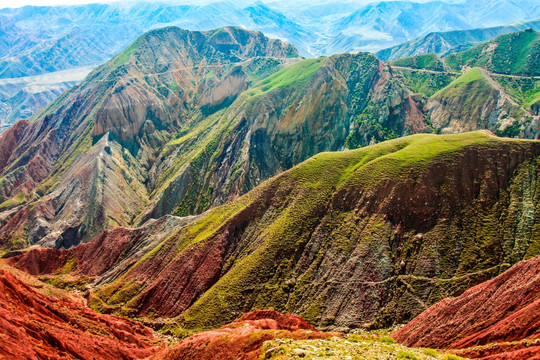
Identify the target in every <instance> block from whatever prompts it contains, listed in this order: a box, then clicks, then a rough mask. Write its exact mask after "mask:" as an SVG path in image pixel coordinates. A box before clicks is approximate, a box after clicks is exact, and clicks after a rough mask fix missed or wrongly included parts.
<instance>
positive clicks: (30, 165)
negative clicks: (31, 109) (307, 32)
mask: <svg viewBox="0 0 540 360" xmlns="http://www.w3.org/2000/svg"><path fill="white" fill-rule="evenodd" d="M193 44H197V47H195V45H193ZM254 44H256V45H254ZM261 49H264V50H261ZM262 55H264V56H267V57H264V58H261V57H259V56H262ZM288 56H293V57H297V54H296V51H295V50H294V48H293V47H292V46H290V45H287V44H284V43H282V42H281V41H278V40H270V39H268V38H265V37H264V36H263V35H262V34H261V33H255V32H248V31H245V30H241V29H237V28H226V29H220V30H216V31H212V32H205V33H201V32H189V31H185V30H180V29H178V28H166V29H163V30H159V31H154V32H151V33H149V34H147V35H145V36H143V37H141V38H140V39H139V40H137V42H135V43H134V44H133V45H132V46H131V47H130V48H128V49H127V50H126V51H125V52H124V53H122V54H120V55H119V56H118V57H116V58H115V59H113V60H112V61H111V62H110V63H108V64H106V65H104V66H102V67H100V68H99V69H97V70H96V71H94V72H93V73H91V74H90V75H89V77H88V78H87V80H86V81H85V82H83V83H82V84H81V85H80V86H78V87H77V88H75V89H73V90H72V91H70V92H68V93H66V94H64V95H63V96H62V97H61V98H59V99H58V100H57V101H55V103H53V104H52V105H51V106H50V107H48V108H47V109H46V110H45V111H44V112H43V113H42V114H41V115H40V116H39V117H38V118H37V119H36V120H35V121H34V122H32V123H25V124H26V125H28V126H27V128H26V129H25V130H24V136H23V137H22V138H21V139H20V141H19V142H18V144H17V148H16V149H13V151H10V152H9V153H10V154H11V155H10V158H9V159H6V162H5V164H4V166H3V167H2V169H1V172H2V179H1V184H0V187H1V188H2V190H0V193H1V194H2V195H1V197H2V201H4V200H7V199H9V198H11V197H12V196H16V197H18V198H21V199H24V201H23V203H26V206H24V207H22V208H21V207H19V208H18V209H17V211H16V213H13V214H11V215H13V216H10V217H9V218H8V219H6V220H5V221H4V223H3V225H6V226H5V227H4V228H3V229H2V230H1V232H2V235H0V237H1V238H2V239H3V240H2V243H3V244H6V242H8V243H11V244H13V243H18V242H21V241H22V242H25V241H26V239H28V241H29V242H30V243H32V242H35V241H37V240H39V239H41V238H42V237H43V236H45V235H48V234H50V237H49V239H46V240H45V242H46V243H49V244H51V243H52V244H54V243H55V242H56V246H63V247H66V246H70V244H72V243H73V242H80V241H81V239H85V238H90V237H92V236H94V235H95V234H98V233H100V232H101V231H102V230H103V229H106V228H109V227H111V226H118V225H126V224H129V223H131V221H132V220H133V218H134V217H135V216H136V215H137V214H138V213H139V212H140V211H141V210H142V209H143V208H144V207H145V206H146V205H147V203H148V196H149V195H148V189H147V188H146V187H145V185H144V184H145V182H146V181H147V177H148V172H149V170H150V168H151V166H152V164H153V163H154V162H155V161H156V158H157V156H159V150H160V149H161V148H162V147H163V145H164V144H165V143H167V141H169V140H170V139H171V136H172V134H175V133H178V132H180V131H182V130H181V129H184V131H189V129H190V127H191V126H193V125H194V124H196V123H197V122H198V121H200V119H201V118H202V117H203V116H204V115H203V112H204V113H205V114H207V115H208V114H210V113H212V112H215V111H217V110H218V109H219V107H220V106H224V104H227V103H229V102H231V101H232V100H234V98H235V97H236V96H237V94H238V93H239V92H241V91H243V90H244V89H245V87H246V84H247V83H248V81H253V79H257V76H264V75H265V74H268V73H271V72H272V71H275V70H276V69H279V68H280V67H281V66H283V65H282V64H283V63H284V62H286V61H287V57H288ZM245 59H255V60H253V61H247V62H245ZM257 59H258V60H257ZM291 61H294V59H292V60H291ZM239 63H243V65H242V66H241V67H239V68H235V67H234V65H236V64H239ZM243 67H244V68H243ZM242 69H244V70H242ZM249 74H251V75H253V77H252V78H251V80H250V79H249ZM3 136H5V137H8V138H10V137H12V135H11V134H9V131H8V132H7V133H5V134H3ZM87 199H92V201H90V202H88V201H86V200H87ZM11 203H12V202H11ZM11 203H10V202H8V203H6V204H8V205H9V204H11ZM30 203H31V204H32V205H30V206H29V204H30ZM19 204H20V202H18V203H17V204H16V205H19ZM8 208H13V206H8ZM10 211H12V210H10ZM29 221H32V223H29ZM55 224H59V225H55ZM32 231H33V232H35V233H32ZM29 232H30V233H29Z"/></svg>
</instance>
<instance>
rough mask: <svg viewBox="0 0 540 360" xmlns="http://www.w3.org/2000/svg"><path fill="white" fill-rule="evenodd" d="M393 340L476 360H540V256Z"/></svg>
mask: <svg viewBox="0 0 540 360" xmlns="http://www.w3.org/2000/svg"><path fill="white" fill-rule="evenodd" d="M393 337H394V338H395V339H396V340H397V341H398V342H400V343H402V344H404V345H406V346H414V347H431V348H445V349H454V350H456V351H455V352H456V353H457V354H458V355H461V356H466V357H470V358H477V359H508V360H517V359H540V256H537V257H535V258H532V259H529V260H526V261H522V262H520V263H518V264H517V265H515V266H513V267H512V268H510V269H509V270H507V271H506V272H504V273H503V274H501V275H499V276H498V277H496V278H494V279H492V280H489V281H486V282H484V283H482V284H480V285H477V286H475V287H473V288H471V289H469V290H467V291H466V292H464V293H463V294H462V295H460V296H458V297H456V298H447V299H444V300H442V301H440V302H438V303H437V304H435V305H433V306H432V307H430V308H429V309H427V310H426V311H424V312H423V313H422V314H420V315H419V316H417V317H416V318H415V319H413V320H412V321H411V322H410V323H408V324H407V325H406V326H404V327H403V328H401V329H400V330H399V331H397V332H396V333H395V334H394V335H393Z"/></svg>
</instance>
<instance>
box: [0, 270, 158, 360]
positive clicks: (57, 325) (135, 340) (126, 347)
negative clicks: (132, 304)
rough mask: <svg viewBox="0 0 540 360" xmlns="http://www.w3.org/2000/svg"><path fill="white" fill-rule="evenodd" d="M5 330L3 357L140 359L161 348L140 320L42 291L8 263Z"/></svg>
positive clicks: (1, 297) (1, 277)
mask: <svg viewBox="0 0 540 360" xmlns="http://www.w3.org/2000/svg"><path fill="white" fill-rule="evenodd" d="M38 286H41V287H43V286H44V284H41V285H38ZM0 334H2V335H1V336H0V358H2V359H58V358H62V359H111V360H112V359H140V358H145V357H148V356H150V355H152V354H153V353H155V352H156V351H157V350H159V348H158V347H157V346H156V341H155V339H153V336H152V331H151V330H150V329H148V328H146V327H144V326H142V325H141V324H140V323H137V322H135V321H131V320H127V319H122V318H119V317H117V316H111V315H100V314H97V313H96V312H94V311H92V310H91V309H89V308H87V307H86V306H85V305H84V303H83V302H82V301H80V302H78V301H76V300H75V299H72V298H70V297H65V298H63V299H59V298H54V297H51V296H47V295H44V294H41V293H39V292H38V291H36V290H35V289H34V288H32V287H31V286H29V285H28V284H26V283H25V282H23V281H21V280H20V279H19V278H17V277H16V276H15V275H13V274H12V273H10V272H8V271H6V270H4V269H2V268H0Z"/></svg>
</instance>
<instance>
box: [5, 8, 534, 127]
mask: <svg viewBox="0 0 540 360" xmlns="http://www.w3.org/2000/svg"><path fill="white" fill-rule="evenodd" d="M478 14H483V15H481V16H479V15H478ZM537 18H540V10H539V7H538V4H536V2H535V1H530V0H528V1H520V2H515V1H511V0H498V1H497V2H496V3H494V2H493V1H487V0H482V1H464V2H455V3H454V2H445V1H429V2H425V3H416V2H406V1H404V2H394V1H389V2H385V1H383V2H375V3H371V4H362V3H355V2H348V1H345V2H340V3H337V4H336V3H334V2H328V1H320V2H317V3H315V4H314V3H311V2H309V3H308V2H302V1H299V2H293V3H290V2H282V1H281V2H280V1H273V2H261V1H257V2H250V1H244V2H208V3H205V4H200V3H187V4H185V5H178V4H177V3H171V2H152V3H148V2H134V3H123V2H120V3H109V4H89V5H79V6H39V7H38V6H25V7H20V8H13V9H12V8H6V9H0V36H1V38H2V41H1V42H0V69H1V70H0V78H3V79H4V80H3V83H5V85H3V83H0V94H1V98H0V104H1V106H0V123H1V124H3V128H4V129H5V128H7V127H8V126H9V125H11V124H12V123H13V122H14V121H15V120H19V119H24V118H28V117H29V116H31V115H32V114H34V113H35V112H36V111H37V110H39V109H41V108H42V107H43V106H44V105H46V104H47V103H48V102H50V101H52V99H54V98H55V97H56V96H58V95H59V93H60V92H61V91H62V90H63V89H67V88H69V87H71V86H73V81H81V80H83V78H84V76H85V75H86V74H87V72H88V71H89V70H86V72H84V71H82V70H84V69H87V68H88V67H97V66H98V65H100V64H102V63H103V62H105V61H107V60H109V59H110V58H111V57H113V56H115V55H116V54H118V53H119V52H120V51H122V50H123V49H124V48H125V47H126V46H128V45H129V43H131V42H132V41H133V40H135V38H136V37H138V36H139V35H141V34H143V33H144V32H146V31H149V30H151V29H154V28H159V27H164V26H169V25H174V26H179V27H181V28H184V29H188V30H210V29H214V28H218V27H220V26H230V25H237V26H241V27H244V28H248V29H253V30H260V31H263V32H264V33H265V34H266V35H268V36H270V37H274V38H279V39H282V40H286V41H288V42H290V43H292V44H293V45H295V46H296V48H297V49H298V52H299V53H300V54H301V55H302V56H304V57H316V56H320V55H324V56H328V55H333V54H337V53H342V52H357V51H377V50H380V49H382V48H385V47H389V46H393V45H397V44H400V43H403V42H405V41H409V40H411V39H413V38H416V37H419V36H425V35H427V34H428V33H429V34H431V35H427V36H428V37H437V36H438V35H434V34H432V33H433V32H439V31H449V30H464V29H471V28H476V27H480V26H482V27H484V26H500V25H505V24H508V23H512V22H515V21H526V20H531V19H537ZM531 26H533V25H531ZM533 27H534V26H533ZM521 29H523V27H522V25H512V26H507V27H503V28H498V29H494V30H485V31H484V30H475V31H471V32H470V33H469V35H467V37H463V39H464V41H465V42H466V43H467V44H469V45H470V43H471V41H473V42H476V41H484V40H490V39H491V38H493V37H495V36H497V35H500V34H502V33H503V32H504V31H506V32H509V31H516V30H521ZM535 29H536V28H535ZM479 33H482V35H479ZM449 36H451V35H444V36H443V37H444V38H445V39H448V38H449ZM490 36H491V37H490ZM471 37H472V39H471ZM456 38H457V36H453V39H456ZM440 41H441V40H433V39H432V40H430V42H435V43H438V42H440ZM445 42H446V41H445ZM449 42H450V43H451V44H453V45H452V46H460V45H463V44H458V43H456V41H455V40H454V41H452V40H450V41H449ZM432 46H436V45H432ZM413 47H414V46H413ZM416 47H421V46H419V45H416ZM446 47H447V46H444V48H446ZM463 49H464V48H463V47H462V48H459V50H463ZM381 54H382V53H381ZM409 55H418V51H416V52H409V53H408V54H407V56H409ZM392 59H394V57H392ZM383 60H386V58H383ZM60 71H69V72H68V73H62V72H60ZM35 75H43V76H46V77H47V80H46V81H45V82H44V83H45V84H43V82H42V84H41V85H40V86H39V87H36V86H25V87H22V86H21V84H23V83H27V84H28V83H31V82H33V80H34V79H32V78H29V77H32V76H35ZM74 76H75V77H76V79H75V80H73V77H74ZM42 79H43V78H42Z"/></svg>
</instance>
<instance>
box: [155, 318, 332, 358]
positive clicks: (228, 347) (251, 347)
mask: <svg viewBox="0 0 540 360" xmlns="http://www.w3.org/2000/svg"><path fill="white" fill-rule="evenodd" d="M336 335H338V334H336V333H322V332H319V331H317V330H316V329H315V328H314V327H313V326H311V325H309V324H308V323H307V322H306V321H305V320H304V319H302V318H300V317H298V316H294V315H290V314H281V313H279V312H277V311H273V310H257V311H253V312H251V313H247V314H245V315H244V316H242V317H241V318H239V319H238V320H236V321H234V322H232V323H231V324H228V325H225V326H223V327H221V328H219V329H216V330H210V331H206V332H203V333H200V334H197V335H194V336H191V337H189V338H187V339H185V340H183V341H182V342H180V343H178V344H177V345H175V346H172V347H171V348H169V349H167V350H166V351H165V352H163V353H160V354H158V355H156V356H154V357H153V358H152V359H154V360H158V359H160V360H173V359H182V360H198V359H213V360H226V359H236V360H258V359H260V356H261V355H262V354H261V347H262V346H263V343H264V342H265V341H267V340H272V339H283V338H287V339H326V338H329V337H332V336H336Z"/></svg>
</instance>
